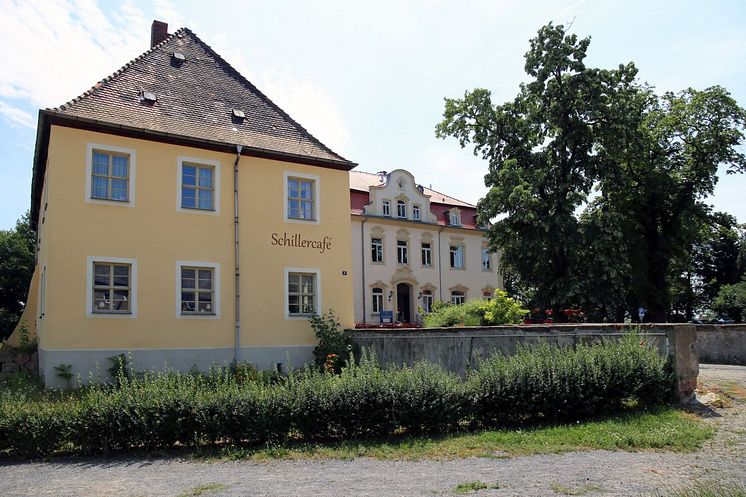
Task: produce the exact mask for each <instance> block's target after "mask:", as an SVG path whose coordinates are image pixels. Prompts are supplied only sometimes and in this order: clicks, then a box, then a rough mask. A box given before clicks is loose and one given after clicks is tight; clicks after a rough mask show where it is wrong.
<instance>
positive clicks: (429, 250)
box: [420, 242, 433, 268]
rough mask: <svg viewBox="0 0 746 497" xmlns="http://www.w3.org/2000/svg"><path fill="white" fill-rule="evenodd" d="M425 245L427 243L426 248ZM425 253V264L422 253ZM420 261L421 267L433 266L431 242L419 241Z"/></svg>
mask: <svg viewBox="0 0 746 497" xmlns="http://www.w3.org/2000/svg"><path fill="white" fill-rule="evenodd" d="M425 245H428V247H427V248H425ZM426 253H427V262H428V263H427V264H425V263H424V261H423V259H425V257H424V255H425V254H426ZM420 262H421V263H422V267H428V268H431V267H433V243H432V242H420Z"/></svg>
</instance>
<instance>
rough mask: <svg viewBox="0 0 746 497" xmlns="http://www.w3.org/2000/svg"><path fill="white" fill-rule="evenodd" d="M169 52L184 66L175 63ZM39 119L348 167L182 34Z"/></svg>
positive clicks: (199, 42)
mask: <svg viewBox="0 0 746 497" xmlns="http://www.w3.org/2000/svg"><path fill="white" fill-rule="evenodd" d="M174 52H179V53H181V54H183V55H184V57H185V60H184V61H183V62H178V61H177V60H175V59H174V58H173V56H172V54H173V53H174ZM143 91H147V92H151V93H153V94H154V95H155V96H156V98H157V100H156V102H155V103H152V104H149V103H147V102H146V103H143V102H142V101H141V92H143ZM233 109H238V110H241V111H243V112H244V113H245V116H246V117H245V119H244V120H240V119H237V118H236V117H234V116H233ZM47 112H49V113H51V114H53V115H57V116H60V117H65V116H69V117H71V118H82V119H85V120H91V121H95V122H99V123H105V124H111V125H115V126H123V127H126V128H130V129H139V130H144V131H146V132H153V133H167V134H168V135H169V136H177V137H179V136H181V137H185V138H188V139H194V140H207V141H210V142H218V143H226V144H231V145H242V146H244V147H250V148H251V149H255V150H260V151H268V152H276V153H279V154H285V155H288V156H296V157H305V158H309V159H313V160H315V161H318V162H320V163H322V164H323V163H324V162H329V163H331V164H332V165H336V166H337V167H339V168H341V169H351V168H352V167H354V166H355V164H354V163H352V162H350V161H348V160H346V159H345V158H343V157H341V156H340V155H338V154H336V153H335V152H333V151H332V150H331V149H329V148H328V147H327V146H325V145H324V144H322V143H321V142H320V141H319V140H317V139H316V138H315V137H313V136H312V135H311V134H310V133H309V132H308V131H306V130H305V129H304V128H303V127H302V126H301V125H299V124H298V123H297V122H295V121H294V120H293V119H292V118H290V116H288V115H287V114H286V113H285V112H284V111H283V110H282V109H280V108H279V107H278V106H277V105H275V104H274V103H273V102H272V101H271V100H270V99H269V98H267V97H266V96H265V95H264V94H263V93H262V92H260V91H259V90H258V89H257V88H256V87H255V86H254V85H253V84H251V83H250V82H249V81H248V80H247V79H246V78H244V77H243V76H241V74H239V73H238V71H236V70H235V69H234V68H233V67H231V66H230V65H229V64H228V63H227V62H226V61H224V60H223V59H222V58H221V57H220V56H219V55H218V54H217V53H216V52H215V51H213V50H212V49H211V48H210V47H209V46H208V45H207V44H205V43H204V42H203V41H202V40H200V39H199V38H198V37H197V36H196V35H195V34H194V33H192V32H191V31H190V30H189V29H187V28H181V29H179V30H178V31H176V32H175V33H173V34H172V35H170V36H169V37H168V38H166V39H165V40H164V41H163V42H162V43H160V44H158V45H156V46H155V47H153V48H152V49H150V50H148V51H147V52H145V53H144V54H142V55H140V56H139V57H137V58H136V59H134V60H132V61H131V62H129V63H128V64H126V65H125V66H124V67H122V68H121V69H120V70H118V71H117V72H115V73H114V74H112V75H111V76H109V77H107V78H105V79H103V80H102V81H101V82H99V83H97V84H96V85H95V86H94V87H93V88H91V89H90V90H89V91H87V92H85V93H84V94H83V95H81V96H79V97H78V98H76V99H74V100H72V101H70V102H68V103H66V104H64V105H61V106H60V107H58V108H55V109H48V110H47Z"/></svg>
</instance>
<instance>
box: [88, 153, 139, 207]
mask: <svg viewBox="0 0 746 497" xmlns="http://www.w3.org/2000/svg"><path fill="white" fill-rule="evenodd" d="M96 150H100V151H101V152H111V153H115V154H127V155H129V166H128V172H129V183H128V185H127V188H128V190H127V194H128V197H129V198H128V199H127V200H107V199H104V198H95V197H93V196H91V193H92V191H91V189H92V187H93V180H92V179H91V177H92V175H93V152H94V151H96ZM136 166H137V152H135V149H134V148H125V147H115V146H113V145H103V144H100V143H87V144H86V159H85V193H84V201H85V202H86V203H89V204H99V205H119V206H122V207H134V206H135V171H136Z"/></svg>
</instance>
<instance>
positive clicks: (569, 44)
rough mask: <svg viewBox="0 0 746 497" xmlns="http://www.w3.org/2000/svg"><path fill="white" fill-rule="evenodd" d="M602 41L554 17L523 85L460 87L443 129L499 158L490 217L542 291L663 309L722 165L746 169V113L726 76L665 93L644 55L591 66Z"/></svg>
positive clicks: (545, 300) (603, 305) (618, 307)
mask: <svg viewBox="0 0 746 497" xmlns="http://www.w3.org/2000/svg"><path fill="white" fill-rule="evenodd" d="M589 43H590V39H589V38H584V39H578V38H577V37H576V36H575V35H574V34H568V33H567V32H566V30H565V28H564V27H563V26H555V25H552V24H549V25H547V26H544V27H543V28H541V29H540V30H539V32H538V34H537V36H536V37H535V38H533V39H532V40H531V41H530V49H529V51H528V53H527V54H526V64H525V70H526V73H527V74H528V76H529V78H530V80H529V81H528V82H527V83H525V84H522V85H521V87H520V92H519V93H518V95H517V96H516V97H515V98H514V99H513V100H512V101H510V102H506V103H503V104H497V105H496V104H494V103H493V102H492V99H491V94H490V92H489V91H488V90H485V89H476V90H473V91H470V92H466V93H465V95H464V97H463V98H459V99H448V98H447V99H446V100H445V110H444V113H443V120H442V121H441V122H440V123H439V124H438V125H437V127H436V134H437V136H438V137H440V138H445V137H455V138H456V139H458V140H459V143H460V144H461V146H462V147H466V146H473V148H474V153H475V155H478V156H481V157H482V158H484V159H485V160H486V161H487V162H488V166H489V169H488V173H487V175H486V176H485V184H486V186H487V187H488V188H489V191H488V193H487V195H486V196H485V197H484V198H483V199H482V200H481V201H480V202H479V205H478V208H479V215H480V220H481V221H482V222H485V221H492V225H491V228H490V229H489V232H488V237H489V239H490V243H491V244H492V247H493V248H494V249H501V250H502V251H503V261H504V263H505V265H506V266H507V267H508V269H509V270H510V271H512V272H513V274H514V275H515V278H514V283H516V284H517V285H519V286H520V287H521V290H522V292H523V293H524V294H526V295H531V296H532V302H530V304H531V305H539V306H543V307H550V308H552V309H553V310H555V315H556V316H558V317H561V314H560V313H559V312H558V311H559V310H560V309H562V308H563V307H567V306H570V305H576V304H580V305H583V306H584V307H586V309H587V310H589V311H591V315H592V316H593V317H594V318H596V319H601V318H608V319H620V317H621V316H623V314H624V311H625V310H627V311H628V312H632V314H633V315H636V312H634V309H636V308H637V307H638V306H641V307H645V308H647V309H648V311H649V313H648V317H649V318H652V319H655V320H660V321H663V320H665V319H666V315H667V313H668V311H669V308H670V304H671V292H672V286H671V279H672V278H671V274H672V271H673V270H674V269H675V268H674V263H673V261H674V259H675V258H676V257H679V256H681V254H686V253H687V251H688V250H690V247H691V246H692V245H693V244H694V243H695V241H696V240H697V233H696V232H697V229H694V227H696V226H699V224H700V222H701V221H702V220H704V219H705V218H706V216H705V215H704V213H705V212H706V211H707V208H706V206H705V205H704V204H703V200H704V198H705V197H706V196H707V195H709V194H711V193H712V192H713V189H714V185H715V183H716V181H717V168H718V166H719V165H722V164H727V165H728V171H729V172H730V173H736V172H743V171H744V170H746V160H745V159H744V156H743V154H742V153H740V152H739V150H738V148H737V147H738V145H739V143H740V142H741V140H742V139H743V127H744V122H745V120H746V114H745V113H744V110H743V109H741V108H740V107H739V106H738V105H737V104H736V102H735V101H734V100H733V99H732V98H731V96H730V95H729V94H728V92H727V91H725V90H724V89H722V88H720V87H713V88H708V89H706V90H704V91H697V90H693V89H688V90H685V91H683V92H680V93H670V92H669V93H665V94H663V95H657V94H656V93H655V92H654V91H653V89H652V88H650V87H648V86H646V85H644V84H642V83H640V82H639V81H638V80H637V79H636V76H637V70H636V68H635V67H634V65H633V64H631V63H630V64H627V65H620V66H619V67H618V68H616V69H613V70H602V69H595V68H589V67H586V65H585V62H584V60H585V57H586V51H587V49H588V46H589ZM594 190H595V191H594ZM728 257H730V255H729V256H728Z"/></svg>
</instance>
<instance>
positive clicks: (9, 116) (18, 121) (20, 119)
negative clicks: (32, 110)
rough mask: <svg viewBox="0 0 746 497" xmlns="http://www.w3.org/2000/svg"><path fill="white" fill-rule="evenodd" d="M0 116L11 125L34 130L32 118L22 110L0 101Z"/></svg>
mask: <svg viewBox="0 0 746 497" xmlns="http://www.w3.org/2000/svg"><path fill="white" fill-rule="evenodd" d="M0 114H2V115H3V117H4V118H5V119H6V120H7V121H8V122H10V123H11V124H12V125H16V126H23V127H26V128H32V129H33V128H34V127H35V126H36V122H35V119H34V116H32V115H31V114H29V113H28V112H26V111H25V110H23V109H19V108H18V107H13V106H11V105H8V104H6V103H5V102H3V101H2V100H0Z"/></svg>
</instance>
